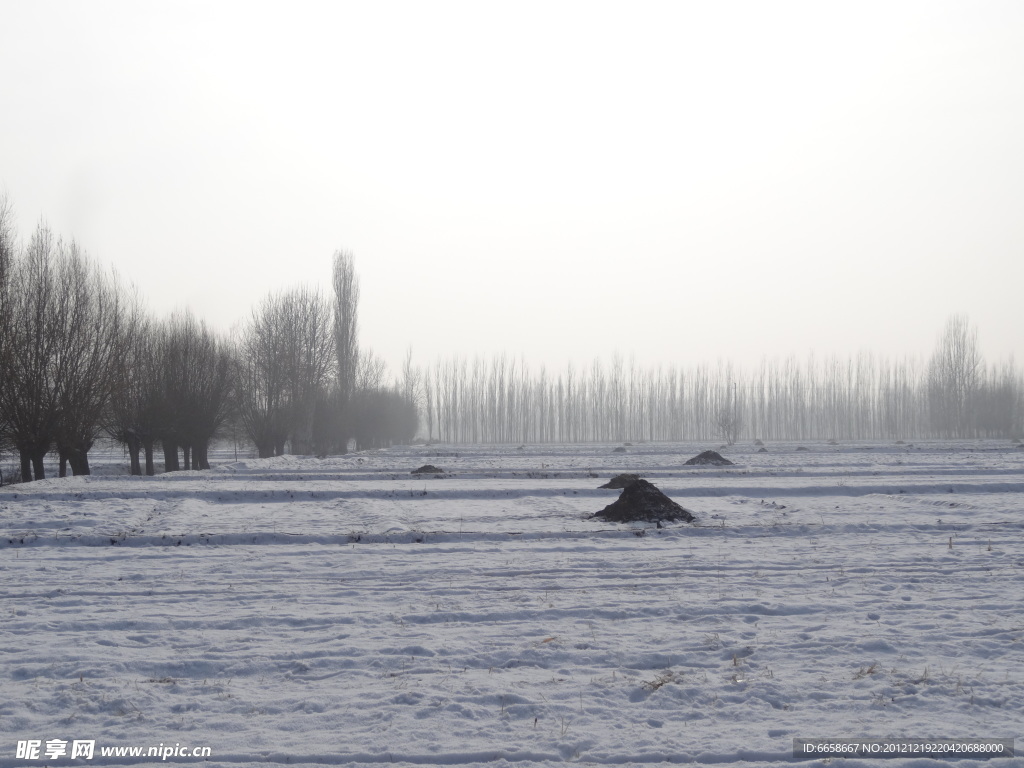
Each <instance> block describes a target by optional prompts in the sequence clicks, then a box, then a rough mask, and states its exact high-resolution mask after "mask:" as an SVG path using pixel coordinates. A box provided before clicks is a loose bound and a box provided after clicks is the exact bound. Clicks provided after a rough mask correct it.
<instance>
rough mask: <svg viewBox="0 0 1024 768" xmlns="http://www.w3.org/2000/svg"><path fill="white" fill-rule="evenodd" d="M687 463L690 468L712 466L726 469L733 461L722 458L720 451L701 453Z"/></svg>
mask: <svg viewBox="0 0 1024 768" xmlns="http://www.w3.org/2000/svg"><path fill="white" fill-rule="evenodd" d="M685 463H686V464H688V465H690V466H694V465H698V464H710V465H712V466H716V467H724V466H726V465H727V464H732V462H731V461H729V460H728V459H727V458H725V457H724V456H722V454H720V453H719V452H718V451H704V453H699V454H697V455H696V456H694V457H693V458H692V459H688V460H687V461H686V462H685Z"/></svg>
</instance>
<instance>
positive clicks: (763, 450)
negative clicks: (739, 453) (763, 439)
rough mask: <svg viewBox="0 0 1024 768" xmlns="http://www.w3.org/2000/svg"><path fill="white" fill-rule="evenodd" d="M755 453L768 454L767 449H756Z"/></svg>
mask: <svg viewBox="0 0 1024 768" xmlns="http://www.w3.org/2000/svg"><path fill="white" fill-rule="evenodd" d="M757 452H758V453H768V449H767V448H758V449H757Z"/></svg>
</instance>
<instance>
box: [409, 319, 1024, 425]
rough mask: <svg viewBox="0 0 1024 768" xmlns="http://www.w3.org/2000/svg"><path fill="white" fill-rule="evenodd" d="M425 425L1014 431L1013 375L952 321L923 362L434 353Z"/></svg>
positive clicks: (1021, 383)
mask: <svg viewBox="0 0 1024 768" xmlns="http://www.w3.org/2000/svg"><path fill="white" fill-rule="evenodd" d="M419 381H420V383H421V390H422V408H423V416H424V422H425V424H424V428H425V432H426V434H427V435H428V437H429V439H432V440H433V439H436V440H440V441H448V442H473V443H476V442H494V443H529V442H592V441H593V442H610V441H640V440H648V441H684V440H687V441H688V440H694V441H708V440H721V441H724V442H727V443H733V442H736V441H737V440H739V439H741V438H744V437H745V438H749V439H751V440H753V439H755V438H760V439H762V440H808V439H819V440H897V439H904V440H906V439H924V438H997V437H998V438H1017V437H1021V436H1024V378H1022V375H1021V371H1020V370H1018V369H1017V368H1016V367H1015V365H1014V363H1013V362H1012V361H1008V362H1003V363H998V364H995V365H986V364H985V362H984V361H983V359H982V356H981V354H980V351H979V348H978V339H977V333H976V331H975V330H973V329H972V328H971V326H970V323H969V322H968V320H967V319H966V318H965V317H962V316H953V317H951V318H950V319H949V321H948V322H947V324H946V326H945V328H944V330H943V332H942V335H941V336H940V338H939V340H938V342H937V344H936V347H935V350H934V353H933V354H932V355H931V357H930V358H929V359H928V360H927V361H925V362H923V363H922V362H920V361H915V360H909V359H908V360H901V361H895V362H894V361H889V360H885V359H881V358H877V357H875V356H873V355H871V354H867V353H864V354H860V355H858V356H856V357H855V358H852V359H849V360H841V359H839V358H837V357H830V358H824V359H818V358H816V357H813V356H812V357H810V358H808V359H807V360H806V361H804V362H803V363H800V362H798V361H797V360H795V359H793V358H790V359H787V360H783V361H768V360H766V361H764V362H762V363H761V365H759V366H758V367H756V368H754V369H753V370H747V371H744V370H740V369H739V368H736V367H735V366H733V365H732V364H731V363H720V364H718V365H717V366H697V367H694V368H691V369H683V368H677V367H672V366H667V367H666V366H658V367H656V368H646V369H644V368H639V367H637V366H636V365H635V363H632V362H631V363H629V364H628V365H627V364H626V363H625V361H624V360H623V358H622V357H621V356H614V357H612V359H611V361H610V363H608V364H605V363H602V362H601V361H594V362H593V363H592V364H590V365H589V366H587V367H585V368H580V369H577V368H574V367H572V366H568V367H567V368H565V369H564V370H562V371H559V372H558V373H554V374H552V373H551V372H549V371H548V370H547V369H546V368H543V367H542V368H540V369H539V370H538V371H533V370H531V369H530V367H529V366H528V365H527V363H526V362H525V361H523V360H517V359H515V358H511V357H508V356H504V355H502V356H498V357H494V358H490V359H484V358H475V359H473V360H472V361H469V360H466V359H465V358H460V357H455V358H449V359H444V360H438V361H436V362H435V363H434V364H433V365H431V366H428V367H427V369H426V370H425V371H424V372H423V373H422V374H421V377H420V380H419Z"/></svg>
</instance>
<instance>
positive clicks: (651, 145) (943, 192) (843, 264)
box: [0, 0, 1024, 368]
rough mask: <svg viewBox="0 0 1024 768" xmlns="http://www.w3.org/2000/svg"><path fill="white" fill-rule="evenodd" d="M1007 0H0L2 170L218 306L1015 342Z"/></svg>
mask: <svg viewBox="0 0 1024 768" xmlns="http://www.w3.org/2000/svg"><path fill="white" fill-rule="evenodd" d="M1022 41H1024V3H1021V2H1002V3H999V2H979V1H977V0H971V1H970V2H962V3H948V2H937V1H936V0H928V1H927V2H918V3H910V2H891V1H887V2H880V3H866V2H856V3H833V2H820V1H818V0H815V1H814V2H806V3H793V2H770V3H769V2H710V1H709V0H702V2H666V3H644V2H635V1H634V2H621V3H610V2H594V1H593V0H591V1H588V2H551V0H546V1H545V2H537V3H529V2H521V1H517V2H515V3H511V2H510V3H496V2H479V1H476V2H466V3H450V2H415V3H413V2H410V3H389V2H377V1H376V0H375V1H374V2H366V1H365V0H361V1H360V2H351V3H341V2H331V3H326V2H325V3H309V4H301V3H295V2H288V3H283V2H282V3H262V4H260V3H254V2H244V3H243V2H239V3H226V2H225V3H213V4H210V3H206V2H203V3H183V2H161V3H153V2H148V3H143V2H135V1H132V2H89V3H80V2H74V3H71V2H68V3H53V2H29V1H28V0H24V1H22V0H19V1H18V2H10V1H9V0H0V105H2V107H0V110H2V111H0V115H2V119H0V190H3V191H6V193H7V194H8V196H9V197H10V199H11V200H12V202H13V203H14V205H15V206H16V209H17V213H18V216H19V226H20V234H21V236H22V238H23V239H25V240H27V238H28V237H29V235H30V234H31V231H32V229H33V228H34V226H35V224H36V222H38V221H39V219H40V218H44V219H45V220H46V221H48V222H49V224H50V225H51V227H52V228H53V229H54V230H55V231H56V232H58V233H60V234H63V235H65V236H73V237H75V238H76V239H77V240H78V241H79V242H80V243H81V244H82V245H83V246H84V247H85V248H86V249H87V250H88V251H89V252H90V253H91V254H92V255H94V256H96V257H97V258H99V259H100V260H101V261H102V262H104V263H108V264H113V265H115V266H116V267H117V268H118V270H119V271H120V272H121V274H122V275H123V276H125V277H126V278H128V279H130V280H132V281H133V282H135V283H136V284H137V285H138V286H139V287H140V289H141V291H142V293H143V294H144V295H145V296H146V297H147V299H148V303H149V305H150V307H151V308H152V309H153V310H154V312H157V313H161V314H163V313H165V312H168V311H170V310H171V309H173V308H175V307H181V306H185V305H188V306H191V307H192V308H193V309H194V310H195V311H196V312H197V313H198V314H200V315H201V316H203V317H205V318H206V319H207V320H208V321H210V322H211V323H212V324H214V325H215V326H218V327H221V328H224V329H228V328H229V327H230V326H231V325H233V324H234V323H236V322H238V321H240V320H242V319H243V318H244V317H245V316H247V314H248V313H249V311H250V308H251V307H252V306H253V305H255V304H256V303H257V302H258V301H259V300H260V299H261V298H262V297H263V296H264V295H265V294H266V293H267V292H268V291H271V290H276V289H279V288H283V287H287V286H291V285H295V284H298V283H320V284H322V285H324V287H325V288H327V287H328V285H329V279H330V264H331V254H332V253H333V252H334V251H335V250H336V249H338V248H344V249H347V250H350V251H352V252H353V253H354V254H355V257H356V268H357V271H358V273H359V276H360V279H361V285H362V303H361V317H360V319H361V324H362V335H361V336H362V338H361V340H362V343H363V344H364V345H365V346H369V347H371V348H373V349H374V350H376V351H377V352H378V353H379V354H381V355H382V356H383V357H384V358H385V359H386V360H388V361H389V362H390V363H391V364H392V366H393V368H397V366H398V364H399V362H400V360H401V358H402V356H403V353H404V351H405V349H406V347H407V346H410V345H411V346H412V348H413V351H414V356H415V358H416V359H417V360H418V361H420V362H425V361H428V360H433V359H434V358H435V357H436V356H437V355H439V354H445V355H447V354H451V353H456V352H458V353H461V354H463V355H466V356H470V357H471V356H473V355H475V354H489V353H496V352H501V351H506V352H509V353H512V354H515V355H519V354H523V355H525V356H526V357H527V358H528V359H531V360H533V361H537V362H541V361H543V362H546V363H547V364H548V365H549V366H556V367H559V368H560V367H562V365H563V364H564V363H565V362H566V361H568V360H569V359H572V360H574V361H575V362H577V363H585V362H587V361H589V360H590V359H591V358H593V357H594V356H601V357H604V358H606V359H607V358H608V357H610V355H611V352H612V351H615V350H618V351H619V352H621V353H622V354H624V355H625V356H627V357H628V356H629V355H630V354H634V355H635V356H636V358H637V360H638V361H639V362H641V363H644V364H648V363H659V362H662V363H678V364H689V363H696V362H704V361H714V360H716V359H719V358H730V359H732V360H734V361H736V362H739V363H744V364H746V363H751V362H754V361H756V360H758V359H760V357H761V356H762V355H768V356H772V357H775V356H778V357H781V356H786V355H789V354H795V355H798V356H799V357H804V356H805V355H806V354H807V353H808V352H809V351H810V350H812V349H813V350H814V351H815V352H816V353H818V354H821V355H826V354H831V353H833V352H835V353H838V354H840V355H843V356H846V355H850V354H854V353H856V352H857V351H858V350H860V349H869V350H872V351H875V352H878V353H881V354H885V355H889V356H894V357H897V356H903V355H905V354H924V353H926V352H928V351H929V350H930V349H931V347H932V346H933V343H934V341H935V338H936V337H937V335H938V333H939V331H940V330H941V326H942V325H943V323H944V321H945V318H946V317H947V316H948V315H949V314H951V313H953V312H962V313H966V314H968V315H969V316H970V318H971V319H972V321H973V322H974V323H975V325H976V326H977V328H978V329H979V331H980V334H981V342H982V347H983V349H984V351H985V353H986V355H987V356H988V357H989V358H990V359H993V358H1001V357H1005V356H1007V355H1009V354H1010V353H1015V356H1016V358H1017V359H1018V361H1024V332H1022V331H1024V302H1022V301H1021V298H1022V294H1024V292H1022V287H1024V43H1022Z"/></svg>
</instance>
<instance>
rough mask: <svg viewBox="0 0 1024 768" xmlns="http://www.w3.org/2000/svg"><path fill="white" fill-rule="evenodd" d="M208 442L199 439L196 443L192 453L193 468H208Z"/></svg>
mask: <svg viewBox="0 0 1024 768" xmlns="http://www.w3.org/2000/svg"><path fill="white" fill-rule="evenodd" d="M209 448H210V446H209V444H208V443H205V442H203V441H202V440H200V441H199V442H198V443H196V446H195V449H194V450H193V453H192V466H193V468H195V469H209V468H210V460H209V458H208V455H207V454H208V452H209Z"/></svg>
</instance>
